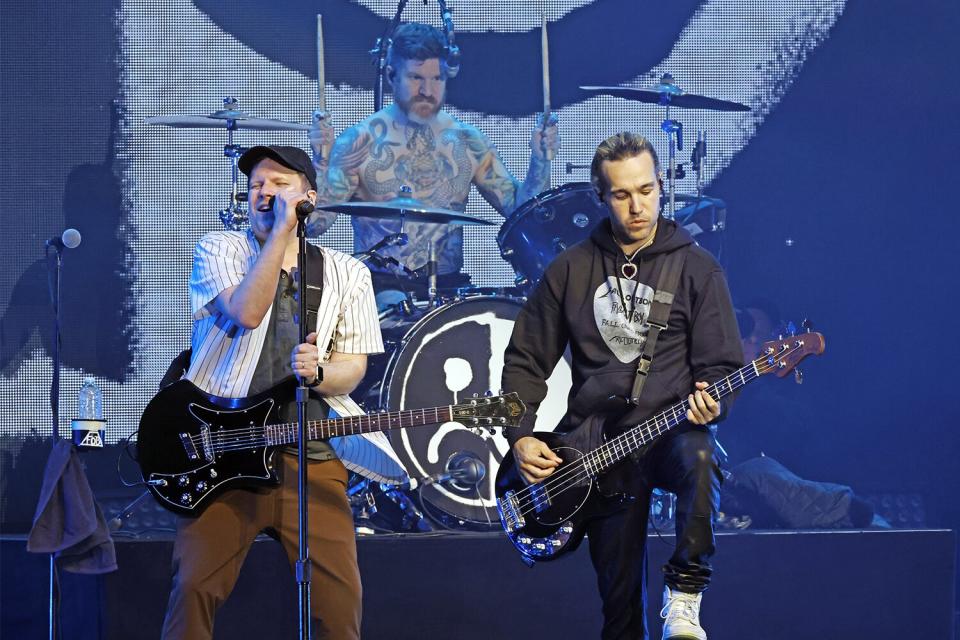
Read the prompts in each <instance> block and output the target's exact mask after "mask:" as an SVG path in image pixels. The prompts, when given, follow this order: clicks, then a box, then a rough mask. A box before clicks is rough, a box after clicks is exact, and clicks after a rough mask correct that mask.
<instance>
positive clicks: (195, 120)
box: [146, 109, 310, 131]
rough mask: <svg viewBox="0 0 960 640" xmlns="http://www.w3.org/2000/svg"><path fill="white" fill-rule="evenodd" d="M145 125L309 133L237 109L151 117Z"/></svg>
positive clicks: (295, 124)
mask: <svg viewBox="0 0 960 640" xmlns="http://www.w3.org/2000/svg"><path fill="white" fill-rule="evenodd" d="M146 121H147V124H162V125H164V126H167V127H177V128H181V129H251V130H255V131H309V130H310V125H309V124H300V123H299V122H287V121H286V120H272V119H270V118H254V117H251V116H249V115H247V113H245V112H243V111H240V110H239V109H223V110H221V111H214V112H213V113H211V114H210V115H206V116H151V117H149V118H147V119H146Z"/></svg>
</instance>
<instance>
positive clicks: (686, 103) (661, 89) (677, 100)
mask: <svg viewBox="0 0 960 640" xmlns="http://www.w3.org/2000/svg"><path fill="white" fill-rule="evenodd" d="M580 88H581V89H583V90H584V91H589V92H591V93H602V94H606V95H610V96H614V97H616V98H625V99H627V100H635V101H637V102H647V103H650V104H661V98H662V99H663V102H662V104H664V105H668V104H669V106H671V107H682V108H684V109H707V110H709V111H750V107H748V106H747V105H745V104H740V103H739V102H732V101H730V100H720V99H719V98H708V97H707V96H698V95H696V94H693V93H687V92H686V91H684V90H683V89H680V88H679V87H678V86H677V85H675V84H673V83H664V82H661V83H660V84H658V85H656V86H655V87H652V88H650V89H634V88H632V87H580Z"/></svg>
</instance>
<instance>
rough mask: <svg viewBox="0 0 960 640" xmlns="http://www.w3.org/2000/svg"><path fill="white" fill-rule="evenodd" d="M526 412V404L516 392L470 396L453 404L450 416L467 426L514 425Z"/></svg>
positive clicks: (516, 424) (517, 423) (518, 422)
mask: <svg viewBox="0 0 960 640" xmlns="http://www.w3.org/2000/svg"><path fill="white" fill-rule="evenodd" d="M526 412H527V407H526V405H524V404H523V401H522V400H520V396H519V395H517V394H516V393H505V394H502V395H499V396H483V397H474V398H471V399H470V400H469V401H468V402H464V403H461V404H457V405H454V406H453V407H452V411H451V416H452V420H453V421H454V422H459V423H460V424H462V425H463V426H465V427H467V428H476V427H481V428H493V427H516V426H518V425H519V424H520V419H521V418H522V417H523V414H524V413H526Z"/></svg>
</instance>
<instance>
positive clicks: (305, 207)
mask: <svg viewBox="0 0 960 640" xmlns="http://www.w3.org/2000/svg"><path fill="white" fill-rule="evenodd" d="M314 209H316V207H315V206H314V205H313V203H312V202H310V201H309V200H301V201H300V202H298V203H297V215H298V216H305V215H309V214H311V213H313V210H314Z"/></svg>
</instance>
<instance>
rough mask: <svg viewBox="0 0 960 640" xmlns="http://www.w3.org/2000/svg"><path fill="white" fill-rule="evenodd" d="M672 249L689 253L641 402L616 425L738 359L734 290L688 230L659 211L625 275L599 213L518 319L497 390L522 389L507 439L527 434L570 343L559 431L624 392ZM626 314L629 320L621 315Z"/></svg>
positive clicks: (677, 396) (729, 368)
mask: <svg viewBox="0 0 960 640" xmlns="http://www.w3.org/2000/svg"><path fill="white" fill-rule="evenodd" d="M673 251H685V252H686V259H685V261H684V265H683V272H682V273H681V276H680V283H679V284H678V285H677V291H676V296H675V298H674V302H673V306H672V307H671V309H670V320H669V324H668V327H667V329H666V330H664V331H661V332H660V337H659V338H658V340H657V346H656V352H655V353H654V358H653V366H652V368H651V371H650V374H649V375H648V376H647V381H646V383H645V386H644V389H643V393H642V394H641V398H640V404H639V406H637V407H635V408H633V409H631V410H630V411H628V412H626V413H624V414H623V415H622V416H620V417H619V419H618V420H616V424H617V425H619V426H627V425H635V424H638V423H639V422H641V421H642V420H644V419H646V418H648V417H650V416H651V415H653V414H655V413H656V412H657V411H659V410H662V409H666V408H667V407H669V406H670V405H672V404H674V403H676V402H679V401H682V400H684V399H686V398H687V396H688V394H690V393H691V392H692V391H693V390H694V382H696V381H699V380H703V381H706V382H708V383H713V382H715V381H717V380H719V379H721V378H723V377H724V376H726V375H729V374H730V373H732V372H734V371H736V370H737V369H739V368H740V367H742V366H743V350H742V347H741V344H740V333H739V331H738V329H737V322H736V317H735V315H734V311H733V305H732V304H731V302H730V292H729V291H728V289H727V284H726V280H725V278H724V275H723V271H722V270H721V268H720V265H719V264H718V263H717V261H716V260H715V259H714V258H713V256H712V255H710V254H709V253H707V252H706V251H705V250H703V249H702V248H700V247H699V246H697V245H696V244H695V243H694V242H693V238H692V237H691V236H690V234H689V233H688V232H687V230H686V229H684V228H682V227H680V226H678V225H677V224H676V223H675V222H673V221H669V220H664V219H662V218H661V219H660V222H659V225H658V227H657V232H656V237H655V239H654V242H653V244H652V245H650V246H649V247H647V248H646V249H644V250H643V251H640V252H639V253H637V254H636V256H635V257H634V258H633V260H632V261H633V263H634V264H636V266H637V275H636V277H635V278H634V279H633V280H628V279H626V278H623V277H622V275H621V266H622V265H623V264H624V263H625V262H627V257H626V256H624V253H623V250H622V249H621V248H620V247H619V245H617V244H616V242H615V241H614V239H613V234H612V232H611V227H610V221H609V219H607V220H604V221H603V222H601V223H600V224H599V225H597V226H596V227H595V228H594V229H593V232H592V233H591V235H590V238H589V239H587V240H584V241H583V242H580V243H578V244H576V245H574V246H573V247H570V248H569V249H568V250H566V251H564V252H563V253H561V254H560V255H559V256H557V258H556V259H555V260H554V261H553V262H552V263H551V264H550V266H549V267H548V268H547V270H546V273H545V274H544V277H543V280H541V281H540V284H539V285H537V288H536V289H535V291H534V292H533V294H532V295H531V297H530V299H529V300H528V301H527V303H526V304H525V305H524V307H523V309H522V310H521V312H520V315H519V316H518V317H517V321H516V324H515V325H514V328H513V335H512V337H511V339H510V344H509V346H508V347H507V351H506V353H505V354H504V367H503V389H504V390H505V391H516V392H517V393H519V395H520V398H521V399H522V400H523V401H524V402H525V403H526V404H527V407H528V411H527V414H526V415H525V416H524V419H523V422H522V424H521V428H519V429H510V430H508V434H507V436H508V439H509V441H510V443H511V445H512V444H513V443H514V442H516V441H517V440H518V439H519V438H521V437H523V436H525V435H530V434H531V433H532V431H533V425H534V423H535V421H536V411H537V409H538V408H539V406H540V403H541V401H543V399H544V397H545V396H546V392H547V386H546V382H545V380H546V379H547V378H548V377H549V376H550V374H551V373H552V371H553V368H554V366H556V364H557V362H559V360H560V358H561V357H563V353H564V351H565V350H566V348H567V346H568V344H569V346H570V351H571V355H572V362H571V369H572V379H573V387H572V388H571V390H570V396H569V398H568V403H567V405H568V406H567V413H566V415H565V417H564V418H563V420H562V421H561V423H560V425H558V426H557V429H556V430H557V431H560V432H565V431H569V430H571V429H573V428H574V427H576V426H577V425H579V424H580V422H581V421H582V420H583V418H585V417H586V416H588V415H590V414H591V413H595V412H597V411H598V410H599V409H601V408H602V407H603V406H604V405H605V404H606V401H607V399H608V398H609V397H610V396H612V395H618V396H623V397H626V396H629V394H630V390H631V388H632V386H633V380H634V377H635V372H636V362H637V360H638V359H639V357H640V353H641V352H642V351H643V345H644V343H645V342H646V335H647V331H648V328H649V325H647V324H646V320H647V315H648V313H649V311H650V300H651V299H652V298H653V293H654V290H655V288H656V285H657V282H658V279H659V276H660V270H661V267H662V264H663V262H664V261H665V260H664V257H665V255H666V254H668V253H670V252H673ZM624 306H626V311H627V313H624ZM628 314H629V315H631V316H632V317H633V318H634V320H635V321H634V322H632V323H630V322H628V321H627V317H628ZM724 415H726V409H725V406H724V410H723V412H722V413H721V417H723V416H724Z"/></svg>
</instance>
